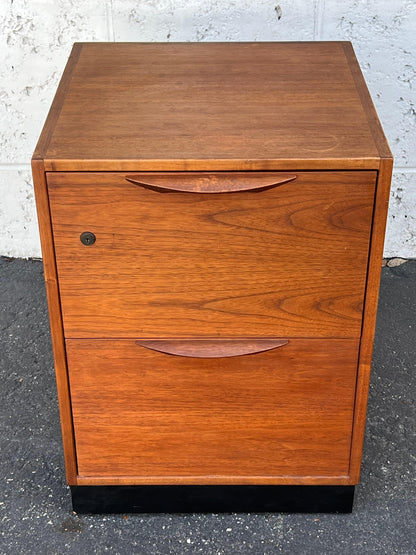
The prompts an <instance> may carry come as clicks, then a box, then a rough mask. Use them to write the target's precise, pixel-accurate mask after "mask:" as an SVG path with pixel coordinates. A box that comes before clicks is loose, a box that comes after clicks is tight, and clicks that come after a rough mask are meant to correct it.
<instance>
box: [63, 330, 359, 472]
mask: <svg viewBox="0 0 416 555" xmlns="http://www.w3.org/2000/svg"><path fill="white" fill-rule="evenodd" d="M139 343H141V342H140V341H138V342H137V341H135V340H130V339H126V340H88V339H72V340H71V339H70V340H67V342H66V345H67V353H68V362H69V378H70V390H71V399H72V407H73V420H74V428H75V439H76V452H77V459H78V473H79V475H80V476H84V477H86V476H96V477H97V476H102V477H109V476H116V477H117V476H118V477H122V476H126V477H127V476H136V477H138V478H140V477H142V478H146V479H147V483H152V478H154V479H155V482H157V483H160V482H163V479H164V478H166V482H167V483H169V480H171V482H170V483H174V482H175V481H177V482H181V481H183V482H186V481H187V480H188V482H192V481H193V482H194V483H197V482H198V480H199V482H200V483H203V482H204V480H207V479H210V478H209V477H211V481H214V482H215V480H216V479H218V483H227V481H228V482H229V483H231V482H233V481H235V479H236V477H237V478H238V480H239V481H240V482H241V483H247V482H250V480H251V481H252V482H253V483H255V482H257V483H261V482H262V480H264V481H265V482H266V481H269V482H270V478H271V477H273V476H276V477H282V476H345V475H347V474H348V469H349V456H350V443H351V428H352V419H353V408H354V393H355V383H356V367H357V364H356V363H357V353H358V341H357V340H355V339H343V340H335V339H330V340H327V341H320V340H314V339H312V340H306V339H292V340H289V342H288V343H287V344H286V345H283V346H280V347H278V348H275V349H272V350H268V351H266V352H260V353H257V354H249V355H242V356H231V357H229V358H225V357H223V358H198V357H197V356H198V351H199V350H200V349H198V348H196V347H195V345H193V346H191V348H190V349H188V350H187V355H186V356H173V355H170V354H166V353H163V352H158V351H155V350H153V349H154V345H151V348H147V347H143V346H141V345H140V344H139ZM165 343H168V342H165ZM183 343H185V345H182V347H183V348H185V351H186V341H185V342H183ZM191 343H196V342H195V341H193V342H191ZM251 346H252V344H250V345H249V349H248V351H250V349H251ZM165 347H166V345H164V348H165ZM268 348H270V346H268ZM251 350H252V349H251ZM190 351H193V355H195V356H193V355H192V353H191V352H190ZM200 351H201V354H202V355H204V352H203V348H201V350H200ZM218 353H219V354H220V356H221V347H219V349H218ZM222 354H224V353H222ZM204 356H205V355H204ZM172 480H173V482H172Z"/></svg>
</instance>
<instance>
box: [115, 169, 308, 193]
mask: <svg viewBox="0 0 416 555" xmlns="http://www.w3.org/2000/svg"><path fill="white" fill-rule="evenodd" d="M296 177H297V176H296V175H294V174H289V173H269V172H262V173H256V172H253V173H250V172H244V173H238V172H237V173H235V172H233V173H221V174H219V173H209V174H201V173H192V172H187V173H182V174H175V175H173V174H153V175H149V174H139V175H129V176H126V180H127V181H129V182H130V183H134V184H135V185H140V186H141V187H145V188H146V189H152V190H154V191H159V192H161V193H178V192H182V193H184V192H186V193H239V192H242V191H251V192H257V191H263V190H264V189H270V188H271V187H277V185H282V184H283V183H287V182H288V181H293V180H294V179H296Z"/></svg>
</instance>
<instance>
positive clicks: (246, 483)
mask: <svg viewBox="0 0 416 555" xmlns="http://www.w3.org/2000/svg"><path fill="white" fill-rule="evenodd" d="M32 166H33V176H34V183H35V192H36V200H37V207H38V215H39V225H40V232H41V240H42V249H43V257H44V266H45V278H46V285H47V294H48V303H49V310H50V321H51V330H52V339H53V348H54V356H55V366H56V375H57V384H58V396H59V403H60V410H61V422H62V432H63V442H64V448H65V461H66V472H67V479H68V483H69V485H70V486H71V488H72V495H73V503H74V508H75V509H76V510H79V511H83V510H84V511H111V510H120V511H128V510H131V511H145V510H150V511H153V510H176V511H177V510H241V509H242V510H339V511H348V510H351V507H352V494H353V489H354V485H355V484H357V483H358V480H359V474H360V463H361V453H362V445H363V437H364V427H365V413H366V404H367V394H368V385H369V376H370V364H371V354H372V343H373V336H374V326H375V319H376V306H377V295H378V284H379V277H380V269H381V257H382V249H383V238H384V228H385V221H386V213H387V206H388V197H389V187H390V178H391V169H392V156H391V153H390V150H389V148H388V145H387V142H386V140H385V138H384V135H383V132H382V129H381V126H380V124H379V121H378V119H377V115H376V113H375V110H374V107H373V105H372V102H371V99H370V96H369V94H368V91H367V88H366V86H365V83H364V80H363V77H362V75H361V72H360V70H359V66H358V64H357V61H356V59H355V56H354V53H353V50H352V47H351V45H350V43H345V42H332V43H325V42H315V43H197V44H193V43H188V44H174V43H172V44H157V43H155V44H151V43H147V44H144V43H143V44H135V43H124V44H122V43H120V44H111V43H102V44H101V43H85V44H76V45H74V48H73V50H72V53H71V56H70V59H69V62H68V64H67V67H66V69H65V72H64V74H63V77H62V80H61V83H60V86H59V89H58V92H57V94H56V97H55V100H54V102H53V105H52V107H51V111H50V113H49V116H48V118H47V121H46V123H45V127H44V130H43V132H42V134H41V137H40V139H39V143H38V146H37V148H36V151H35V153H34V156H33V160H32Z"/></svg>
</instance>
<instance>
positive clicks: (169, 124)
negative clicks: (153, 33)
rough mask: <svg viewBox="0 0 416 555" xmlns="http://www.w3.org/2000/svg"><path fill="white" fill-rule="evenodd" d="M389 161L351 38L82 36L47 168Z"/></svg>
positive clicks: (44, 142)
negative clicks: (124, 39) (140, 39)
mask: <svg viewBox="0 0 416 555" xmlns="http://www.w3.org/2000/svg"><path fill="white" fill-rule="evenodd" d="M389 157H391V154H390V151H389V148H388V145H387V142H386V139H385V137H384V135H383V132H382V129H381V126H380V123H379V121H378V118H377V115H376V113H375V110H374V107H373V105H372V102H371V99H370V97H369V94H368V91H367V88H366V85H365V82H364V80H363V77H362V75H361V72H360V69H359V66H358V63H357V61H356V59H355V55H354V52H353V50H352V47H351V45H350V44H349V43H346V42H311V43H296V42H292V43H262V42H257V43H79V44H75V45H74V48H73V50H72V53H71V57H70V59H69V61H68V65H67V67H66V70H65V72H64V75H63V77H62V80H61V83H60V86H59V89H58V92H57V94H56V97H55V100H54V103H53V105H52V108H51V111H50V114H49V116H48V119H47V121H46V123H45V127H44V129H43V131H42V135H41V137H40V139H39V143H38V146H37V148H36V151H35V154H34V158H36V159H44V160H45V168H46V169H47V170H67V171H70V170H110V169H111V170H121V171H123V170H129V169H134V170H136V169H137V170H140V169H142V170H150V171H152V170H188V169H189V170H214V169H216V170H222V169H228V170H238V169H247V170H251V169H253V170H256V169H260V170H261V169H265V170H267V169H270V170H272V169H276V170H279V169H317V168H322V169H326V168H327V169H348V168H362V169H376V168H378V165H379V160H380V158H389Z"/></svg>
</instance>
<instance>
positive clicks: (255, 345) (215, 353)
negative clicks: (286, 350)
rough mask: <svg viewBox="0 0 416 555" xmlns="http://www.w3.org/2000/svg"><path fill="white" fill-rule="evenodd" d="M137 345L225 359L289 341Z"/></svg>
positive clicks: (180, 341) (143, 341) (187, 341)
mask: <svg viewBox="0 0 416 555" xmlns="http://www.w3.org/2000/svg"><path fill="white" fill-rule="evenodd" d="M136 344H137V345H140V346H141V347H145V348H146V349H152V350H153V351H158V352H160V353H165V354H168V355H174V356H181V357H192V358H225V357H238V356H243V355H252V354H257V353H262V352H264V351H270V350H272V349H277V348H278V347H284V346H285V345H287V344H288V340H287V339H185V340H184V339H167V340H166V339H140V340H137V341H136Z"/></svg>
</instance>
